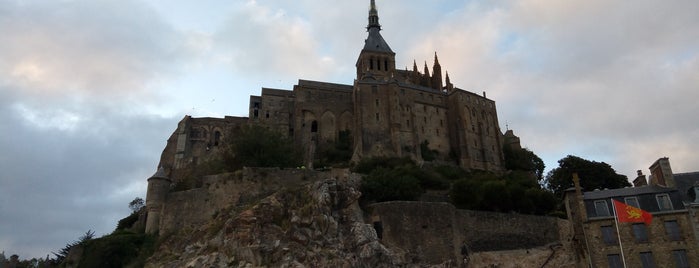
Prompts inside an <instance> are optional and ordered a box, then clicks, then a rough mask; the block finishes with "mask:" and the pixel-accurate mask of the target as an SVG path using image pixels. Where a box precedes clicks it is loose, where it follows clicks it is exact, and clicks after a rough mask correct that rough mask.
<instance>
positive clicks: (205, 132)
mask: <svg viewBox="0 0 699 268" xmlns="http://www.w3.org/2000/svg"><path fill="white" fill-rule="evenodd" d="M368 20H369V21H368V25H367V27H366V29H367V32H368V36H367V38H366V40H365V41H364V47H363V49H362V50H361V51H360V52H359V57H358V59H357V62H356V64H355V66H356V78H355V79H354V83H353V84H352V85H344V84H334V83H325V82H318V81H308V80H299V82H298V84H297V85H295V86H294V87H293V90H283V89H272V88H262V92H261V94H260V96H251V97H250V108H249V117H226V118H191V117H189V116H187V117H185V119H183V120H182V121H181V122H180V124H179V126H178V129H177V130H176V131H175V133H174V134H173V135H172V137H171V138H170V140H169V142H168V146H167V147H166V149H165V152H163V158H162V159H161V167H164V168H165V169H166V170H170V171H172V170H177V169H180V168H185V167H187V166H189V165H191V164H194V165H196V163H197V162H201V161H203V160H205V159H206V158H208V157H209V155H211V154H214V153H215V152H216V151H217V150H218V145H219V144H220V143H221V142H222V140H223V137H224V136H227V135H235V134H234V133H235V129H236V128H239V127H240V126H242V125H245V124H259V125H264V126H268V127H270V128H273V129H276V130H278V131H279V132H280V133H283V134H285V135H288V136H289V137H291V138H292V139H293V140H294V143H295V145H296V146H297V148H298V149H300V150H301V151H302V152H303V153H304V163H305V165H306V166H308V167H312V165H313V162H314V160H316V159H318V157H319V155H321V154H322V153H323V152H324V151H326V150H328V149H330V147H332V146H333V145H334V143H335V142H336V141H337V140H338V139H339V137H340V135H342V134H344V135H347V134H349V136H350V137H351V141H352V148H353V156H352V161H359V160H360V159H362V158H365V157H375V156H386V157H409V158H412V159H414V160H416V161H417V162H423V161H424V160H425V159H423V155H424V154H423V153H424V152H423V150H429V153H430V154H431V155H432V156H434V157H435V158H436V160H443V161H454V162H456V163H458V165H460V166H461V167H462V168H465V169H477V170H488V171H502V170H504V163H503V162H504V160H503V159H504V157H503V146H504V145H505V143H509V142H507V141H511V142H513V143H514V145H516V146H519V139H518V138H516V137H515V136H514V135H513V134H512V132H511V131H508V133H507V135H503V133H502V132H501V130H500V127H499V124H498V116H497V110H496V106H495V102H494V101H493V100H491V99H488V98H487V97H486V95H485V92H484V93H483V94H482V95H480V94H475V93H472V92H469V91H466V90H463V89H459V88H457V87H455V86H454V85H453V84H452V83H451V82H450V79H449V75H448V74H447V73H445V76H444V77H443V76H442V67H441V65H440V64H439V60H438V57H437V54H436V53H435V57H434V63H433V66H432V69H431V70H430V69H429V68H428V66H427V63H425V66H424V68H423V71H422V72H421V71H419V70H418V66H417V64H416V63H415V62H413V68H412V70H407V69H406V70H399V69H396V62H395V55H396V54H395V52H393V50H392V49H391V47H390V46H389V45H388V43H387V42H386V40H384V38H383V37H382V36H381V33H380V31H381V30H382V29H381V25H380V24H379V15H378V11H377V8H376V4H375V1H374V0H372V1H371V7H370V10H369V17H368ZM428 160H430V159H428Z"/></svg>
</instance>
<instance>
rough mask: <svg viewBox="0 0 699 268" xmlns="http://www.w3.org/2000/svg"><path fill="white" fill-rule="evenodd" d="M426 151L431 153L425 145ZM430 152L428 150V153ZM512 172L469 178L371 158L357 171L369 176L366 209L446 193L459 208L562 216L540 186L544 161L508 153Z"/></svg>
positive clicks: (450, 169) (453, 169)
mask: <svg viewBox="0 0 699 268" xmlns="http://www.w3.org/2000/svg"><path fill="white" fill-rule="evenodd" d="M423 146H424V147H427V148H429V147H428V144H427V143H424V145H423ZM428 150H429V149H427V150H425V151H428ZM505 161H506V163H507V165H508V167H509V168H510V169H511V170H510V171H508V172H506V173H503V174H496V173H492V172H485V171H472V172H467V171H464V170H463V169H461V168H459V167H457V166H451V165H437V166H432V165H426V166H424V167H418V166H417V165H416V163H415V162H413V161H412V160H410V159H408V158H367V159H363V160H362V161H360V162H359V163H358V164H357V165H356V166H355V167H354V168H353V171H355V172H358V173H362V174H365V175H366V176H365V177H364V179H363V181H362V203H363V204H368V203H372V202H383V201H392V200H418V199H419V198H420V196H421V195H422V194H423V193H425V192H426V191H427V190H435V191H443V192H444V194H448V196H449V198H448V200H449V201H450V202H451V203H452V204H453V205H454V206H456V207H457V208H461V209H472V210H485V211H496V212H517V213H523V214H536V215H550V214H556V215H560V214H562V213H560V212H555V211H556V209H558V208H559V203H560V202H559V201H558V200H557V199H556V196H555V195H554V194H553V193H552V192H551V191H548V190H547V189H544V188H542V187H541V185H540V184H539V182H540V178H541V177H542V175H541V174H542V173H543V170H544V163H543V161H542V160H541V159H540V158H539V157H538V156H536V154H534V153H533V152H531V151H529V150H527V149H521V150H508V153H507V154H505Z"/></svg>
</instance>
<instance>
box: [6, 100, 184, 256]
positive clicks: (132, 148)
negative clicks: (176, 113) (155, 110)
mask: <svg viewBox="0 0 699 268" xmlns="http://www.w3.org/2000/svg"><path fill="white" fill-rule="evenodd" d="M4 90H6V88H3V91H4ZM7 92H9V91H7ZM2 95H3V96H2V97H3V98H2V103H1V104H2V105H1V106H0V107H2V108H0V113H1V114H3V115H4V116H3V117H2V118H1V119H0V124H2V125H4V126H12V128H11V129H7V130H4V132H5V134H6V135H3V138H2V139H0V151H2V152H12V155H7V154H5V155H4V157H3V159H2V161H0V204H2V205H0V215H3V221H2V224H0V236H2V237H3V238H4V240H2V241H0V243H2V244H0V248H2V249H5V250H7V251H8V253H11V254H14V253H17V254H19V255H20V256H21V257H42V256H45V254H48V253H50V252H51V251H57V250H58V249H60V248H61V247H63V246H64V245H65V243H68V242H71V241H73V240H75V239H76V238H77V237H79V236H80V235H82V234H83V233H84V232H86V231H87V230H89V229H91V230H93V231H96V232H97V234H98V235H102V234H105V233H109V232H111V231H112V230H113V229H114V227H115V224H116V222H117V220H118V219H120V218H122V217H125V216H126V215H128V213H129V211H128V208H127V204H128V202H129V201H130V200H131V199H133V198H134V197H136V196H141V197H145V196H144V195H145V192H143V191H139V190H143V189H142V188H141V189H138V188H137V189H135V190H134V189H128V186H129V185H143V186H145V179H146V178H147V177H148V175H150V174H151V173H152V172H154V170H155V166H156V165H157V161H158V158H159V152H160V150H162V148H163V146H164V144H165V139H166V138H167V136H168V134H169V132H171V131H172V128H173V126H175V125H176V119H174V118H159V117H155V116H134V115H125V114H123V113H121V111H118V110H112V109H103V108H100V107H99V106H101V103H99V102H93V103H91V104H81V105H82V106H83V107H81V108H80V109H81V111H80V113H81V114H83V115H84V116H85V117H86V118H84V119H83V120H84V123H83V124H84V125H81V126H80V127H78V130H77V131H73V132H71V131H60V130H56V129H42V128H41V126H37V125H33V124H31V123H28V122H26V120H25V118H24V117H23V115H22V114H19V113H18V112H17V111H16V110H13V109H12V105H8V103H11V102H15V101H18V100H17V99H13V98H12V97H11V96H8V95H10V94H2ZM62 101H64V102H67V105H70V104H72V103H71V102H72V100H70V98H66V99H63V100H62ZM48 109H51V107H49V108H48ZM102 124H105V125H107V124H108V125H110V127H109V128H102V129H96V130H93V131H89V129H90V127H91V126H97V127H98V128H99V126H100V125H102ZM125 188H127V189H125ZM10 251H12V252H10Z"/></svg>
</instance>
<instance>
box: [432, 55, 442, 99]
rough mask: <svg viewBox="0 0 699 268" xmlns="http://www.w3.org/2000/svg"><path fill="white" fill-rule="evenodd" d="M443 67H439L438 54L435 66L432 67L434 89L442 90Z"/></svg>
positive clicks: (435, 56)
mask: <svg viewBox="0 0 699 268" xmlns="http://www.w3.org/2000/svg"><path fill="white" fill-rule="evenodd" d="M443 87H444V86H443V85H442V65H439V59H437V52H435V53H434V65H433V66H432V88H434V89H436V90H442V88H443Z"/></svg>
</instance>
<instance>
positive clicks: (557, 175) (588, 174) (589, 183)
mask: <svg viewBox="0 0 699 268" xmlns="http://www.w3.org/2000/svg"><path fill="white" fill-rule="evenodd" d="M558 165H559V166H558V167H557V168H554V169H553V170H551V171H549V173H548V174H546V179H545V186H546V188H547V189H549V190H551V191H553V192H554V193H555V194H556V196H562V195H563V192H564V191H565V190H566V189H568V188H570V187H573V173H578V176H579V177H580V186H581V187H582V188H583V190H585V191H592V190H594V189H604V188H608V189H616V188H622V187H626V186H631V184H630V183H629V179H628V178H627V177H626V176H624V175H621V174H617V173H616V171H615V170H614V169H613V168H612V166H610V165H609V164H607V163H605V162H595V161H589V160H585V159H583V158H580V157H577V156H572V155H568V156H566V157H565V158H563V159H561V160H558Z"/></svg>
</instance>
